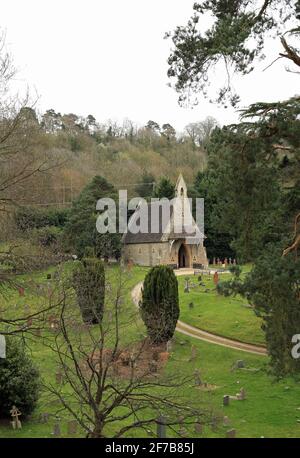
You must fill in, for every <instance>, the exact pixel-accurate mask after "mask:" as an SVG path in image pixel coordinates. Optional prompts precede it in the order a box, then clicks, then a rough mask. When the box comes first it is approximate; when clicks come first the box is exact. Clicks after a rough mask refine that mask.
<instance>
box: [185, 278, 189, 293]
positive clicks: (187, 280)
mask: <svg viewBox="0 0 300 458" xmlns="http://www.w3.org/2000/svg"><path fill="white" fill-rule="evenodd" d="M184 292H185V293H189V292H190V279H189V278H186V279H185V284H184Z"/></svg>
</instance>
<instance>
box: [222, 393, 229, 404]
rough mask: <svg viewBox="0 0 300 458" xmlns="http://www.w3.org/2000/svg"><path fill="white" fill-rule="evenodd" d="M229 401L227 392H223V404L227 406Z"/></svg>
mask: <svg viewBox="0 0 300 458" xmlns="http://www.w3.org/2000/svg"><path fill="white" fill-rule="evenodd" d="M229 401H230V396H229V395H228V394H225V395H224V396H223V406H229Z"/></svg>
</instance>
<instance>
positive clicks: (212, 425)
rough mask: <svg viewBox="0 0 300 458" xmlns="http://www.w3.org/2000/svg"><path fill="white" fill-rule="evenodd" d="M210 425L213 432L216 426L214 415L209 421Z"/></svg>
mask: <svg viewBox="0 0 300 458" xmlns="http://www.w3.org/2000/svg"><path fill="white" fill-rule="evenodd" d="M210 427H211V430H212V431H213V432H215V431H216V430H217V428H218V419H217V418H216V417H212V419H211V422H210Z"/></svg>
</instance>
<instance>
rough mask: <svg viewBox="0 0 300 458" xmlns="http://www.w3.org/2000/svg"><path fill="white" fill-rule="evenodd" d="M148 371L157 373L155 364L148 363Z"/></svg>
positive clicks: (154, 362)
mask: <svg viewBox="0 0 300 458" xmlns="http://www.w3.org/2000/svg"><path fill="white" fill-rule="evenodd" d="M149 371H150V372H152V373H155V372H156V371H157V362H156V361H149Z"/></svg>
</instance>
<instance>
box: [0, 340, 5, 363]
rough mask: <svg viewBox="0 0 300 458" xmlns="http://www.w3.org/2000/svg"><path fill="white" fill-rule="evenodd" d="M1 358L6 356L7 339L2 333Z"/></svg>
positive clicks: (0, 341) (0, 343)
mask: <svg viewBox="0 0 300 458" xmlns="http://www.w3.org/2000/svg"><path fill="white" fill-rule="evenodd" d="M0 358H3V359H5V358H6V340H5V336H3V335H1V334H0Z"/></svg>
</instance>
